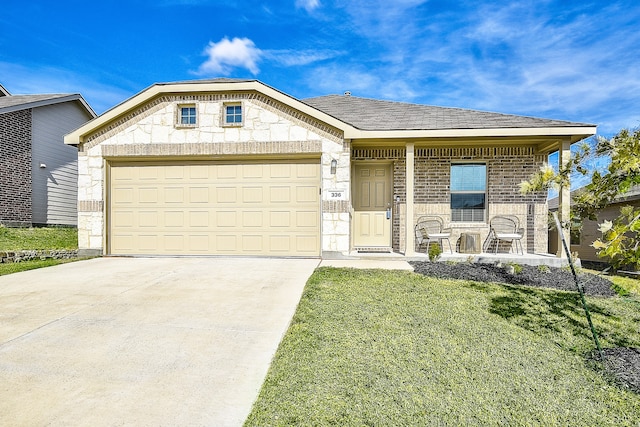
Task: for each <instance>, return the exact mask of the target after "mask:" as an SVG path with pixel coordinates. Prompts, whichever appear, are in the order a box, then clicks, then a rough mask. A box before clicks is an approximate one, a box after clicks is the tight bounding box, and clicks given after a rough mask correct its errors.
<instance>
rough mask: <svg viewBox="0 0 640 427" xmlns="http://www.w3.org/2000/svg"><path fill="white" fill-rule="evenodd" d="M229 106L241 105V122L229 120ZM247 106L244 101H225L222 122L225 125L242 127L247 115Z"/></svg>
mask: <svg viewBox="0 0 640 427" xmlns="http://www.w3.org/2000/svg"><path fill="white" fill-rule="evenodd" d="M227 107H240V121H239V122H228V121H227V118H228V116H227ZM245 113H246V111H245V108H244V104H243V103H242V102H239V101H236V102H225V103H223V104H222V119H221V123H222V126H223V127H242V126H244V117H245ZM234 117H235V114H234Z"/></svg>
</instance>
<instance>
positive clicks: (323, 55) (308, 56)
mask: <svg viewBox="0 0 640 427" xmlns="http://www.w3.org/2000/svg"><path fill="white" fill-rule="evenodd" d="M262 53H263V57H264V59H269V60H272V61H274V62H276V63H279V64H281V65H284V66H285V67H294V66H301V65H308V64H312V63H314V62H319V61H324V60H327V59H331V58H334V57H336V56H340V55H343V54H344V52H341V51H336V50H284V49H283V50H264V51H262Z"/></svg>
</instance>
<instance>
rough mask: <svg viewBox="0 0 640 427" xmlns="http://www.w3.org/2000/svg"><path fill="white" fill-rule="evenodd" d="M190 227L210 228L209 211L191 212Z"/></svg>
mask: <svg viewBox="0 0 640 427" xmlns="http://www.w3.org/2000/svg"><path fill="white" fill-rule="evenodd" d="M189 227H192V228H193V227H196V228H199V227H209V212H208V211H190V212H189Z"/></svg>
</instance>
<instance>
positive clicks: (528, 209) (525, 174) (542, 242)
mask: <svg viewBox="0 0 640 427" xmlns="http://www.w3.org/2000/svg"><path fill="white" fill-rule="evenodd" d="M368 151H369V150H367V149H360V150H359V151H358V152H357V153H356V152H354V159H353V160H354V161H358V160H387V161H393V164H394V169H393V170H394V173H393V175H394V177H393V179H394V183H393V187H394V188H393V191H394V195H399V196H400V202H399V204H396V205H395V209H394V218H393V237H392V243H393V248H394V250H399V251H403V250H404V234H403V225H404V205H405V204H406V200H405V188H406V185H405V181H406V174H405V159H404V152H402V153H400V152H398V150H387V152H386V153H385V150H381V149H375V150H370V152H368ZM368 154H370V155H369V156H368ZM400 156H401V157H400ZM545 160H546V156H544V155H540V154H537V153H536V151H535V149H534V148H533V147H478V148H475V147H474V148H417V149H416V157H415V183H414V204H415V216H416V219H417V217H419V216H421V215H424V214H438V215H441V216H443V217H444V219H445V221H446V222H448V221H450V209H449V203H450V189H449V185H450V181H449V177H450V170H451V164H452V163H458V162H481V163H486V165H487V175H488V188H487V193H488V200H487V201H488V209H489V210H488V215H489V217H492V216H494V215H516V216H517V217H518V218H519V219H520V223H521V227H524V228H525V241H523V246H524V247H525V250H527V251H528V252H542V253H544V252H546V251H547V249H546V248H547V231H546V230H547V216H546V193H544V192H543V193H537V194H531V195H526V196H523V195H521V194H520V182H522V181H523V180H525V179H527V178H529V177H530V176H531V175H532V174H533V173H534V172H535V171H537V170H538V169H539V168H540V166H541V165H542V164H543V163H544V162H545ZM465 227H466V228H460V229H459V230H454V233H453V234H452V239H451V241H452V244H453V243H455V239H457V237H458V236H459V234H460V233H461V232H463V231H469V230H468V229H469V227H470V225H469V224H467V225H465ZM472 228H473V227H472ZM476 228H477V229H474V230H471V231H477V232H480V234H481V239H482V240H484V238H485V237H486V235H487V233H488V231H489V228H488V225H487V224H484V225H479V226H478V227H476Z"/></svg>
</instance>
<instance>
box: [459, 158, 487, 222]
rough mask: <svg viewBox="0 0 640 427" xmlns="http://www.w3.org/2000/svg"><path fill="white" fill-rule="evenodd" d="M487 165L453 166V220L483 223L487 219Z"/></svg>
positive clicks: (467, 164)
mask: <svg viewBox="0 0 640 427" xmlns="http://www.w3.org/2000/svg"><path fill="white" fill-rule="evenodd" d="M486 201H487V165H485V164H483V163H474V164H469V163H466V164H459V165H451V220H452V221H454V222H456V221H457V222H482V221H485V218H486V204H487V203H486Z"/></svg>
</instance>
